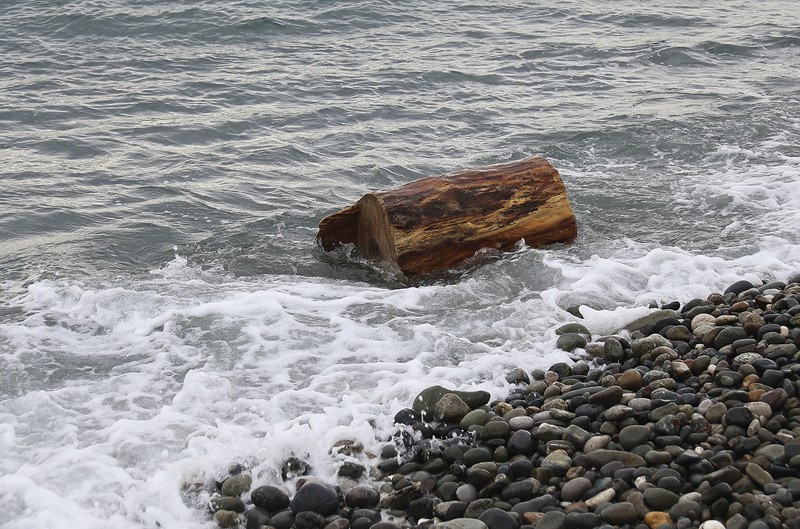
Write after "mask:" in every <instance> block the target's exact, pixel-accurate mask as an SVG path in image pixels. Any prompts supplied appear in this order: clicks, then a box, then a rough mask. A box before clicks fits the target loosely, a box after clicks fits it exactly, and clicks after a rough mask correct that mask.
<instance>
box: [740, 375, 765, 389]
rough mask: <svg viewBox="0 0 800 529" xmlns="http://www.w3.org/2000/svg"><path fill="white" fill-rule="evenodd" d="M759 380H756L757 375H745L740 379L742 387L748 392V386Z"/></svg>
mask: <svg viewBox="0 0 800 529" xmlns="http://www.w3.org/2000/svg"><path fill="white" fill-rule="evenodd" d="M760 380H761V379H760V378H758V375H753V374H750V375H747V376H746V377H744V378H743V379H742V387H743V388H745V389H748V390H749V389H752V388H751V387H750V386H751V385H752V384H755V383H757V382H758V381H760Z"/></svg>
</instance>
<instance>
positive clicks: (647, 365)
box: [212, 276, 800, 529]
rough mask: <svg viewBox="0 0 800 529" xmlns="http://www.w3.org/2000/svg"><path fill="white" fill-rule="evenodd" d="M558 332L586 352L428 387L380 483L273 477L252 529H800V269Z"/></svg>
mask: <svg viewBox="0 0 800 529" xmlns="http://www.w3.org/2000/svg"><path fill="white" fill-rule="evenodd" d="M557 333H558V334H559V338H558V342H557V343H558V347H560V348H562V349H565V350H567V351H571V352H572V354H573V355H575V361H574V362H573V363H571V364H568V363H559V364H556V365H553V366H551V367H550V369H549V370H547V371H544V370H541V371H534V372H532V373H528V372H526V371H524V370H522V369H516V370H514V371H512V372H511V373H508V374H507V376H506V379H507V381H508V382H509V383H510V384H511V385H512V387H513V388H514V389H512V390H511V391H510V392H509V394H508V395H507V397H506V398H505V399H503V400H500V401H495V402H490V396H489V394H488V393H486V392H483V391H451V390H448V389H445V388H442V387H439V386H435V387H431V388H428V389H426V390H425V391H423V392H422V393H421V394H420V395H419V396H418V397H417V398H416V399H415V400H414V402H413V403H412V406H411V408H408V409H405V410H402V411H400V412H399V413H398V414H397V415H396V416H395V422H396V423H397V432H396V434H395V436H394V438H393V440H392V441H391V442H389V443H387V444H386V445H385V446H384V448H383V452H382V454H381V459H380V461H379V462H378V463H377V465H376V467H375V468H374V469H373V471H372V473H371V478H372V479H371V480H364V482H363V483H362V484H360V485H357V486H353V487H351V488H349V489H348V490H347V491H346V492H345V493H343V492H342V489H343V488H339V487H334V486H331V485H326V484H323V483H319V482H316V481H314V480H308V481H306V482H305V484H304V486H302V487H301V488H300V489H299V490H298V492H297V493H296V494H295V495H294V497H293V498H292V499H291V500H290V498H289V496H288V495H286V494H285V493H282V494H279V493H278V492H277V491H280V490H281V489H278V488H277V487H270V486H262V487H257V488H256V489H254V490H252V491H251V492H250V497H251V503H252V505H253V506H252V507H251V508H250V509H249V510H248V511H247V513H246V515H245V516H244V520H245V523H246V525H247V527H248V528H259V527H262V526H268V527H274V528H275V529H291V528H292V527H294V528H296V529H349V528H351V527H352V528H353V529H371V528H372V529H392V528H397V527H434V526H435V527H440V528H442V529H595V528H598V527H603V528H606V529H610V528H614V527H618V528H624V529H690V528H698V527H699V528H700V529H726V528H727V529H784V528H785V529H800V353H798V346H800V276H798V277H794V278H791V279H790V280H789V281H788V284H785V283H780V282H776V283H770V284H766V285H759V286H756V285H753V284H751V283H749V282H747V281H739V282H737V283H735V284H733V285H731V286H730V287H729V288H728V289H727V290H726V291H725V292H724V293H721V294H711V295H710V296H708V298H707V299H705V300H700V299H697V300H692V301H690V302H688V303H686V304H684V305H683V306H680V304H678V303H671V304H667V305H664V306H662V308H661V310H659V311H656V312H654V313H653V314H651V315H650V316H648V318H646V319H643V320H640V321H638V322H634V324H632V325H631V326H629V327H628V330H626V331H624V332H620V333H619V335H615V336H604V337H595V336H592V335H591V334H590V333H589V332H588V330H587V329H586V328H585V327H583V326H582V325H580V324H579V323H573V324H568V325H565V326H563V327H562V328H560V329H558V330H557ZM360 477H361V476H360V474H359V475H357V476H356V478H355V479H357V478H360ZM234 478H236V476H234V477H232V478H229V480H230V479H234ZM238 479H239V480H242V479H245V478H238ZM227 483H228V481H226V482H225V483H224V484H222V488H223V492H224V489H225V487H226V486H227ZM373 484H374V485H373ZM246 485H247V486H246V487H245V486H244V484H242V486H240V487H238V488H237V489H236V491H234V492H239V495H241V494H242V493H244V492H245V491H246V490H249V487H250V484H246ZM309 488H310V490H309ZM273 489H274V490H273ZM267 492H269V493H267ZM224 497H225V496H220V497H219V498H224ZM266 497H269V498H270V500H269V502H267V500H265V499H263V498H266ZM237 499H238V498H237ZM214 501H217V502H219V501H220V500H219V499H216V500H215V499H212V510H214V511H216V515H215V516H217V518H218V519H217V522H218V523H219V524H220V525H225V524H226V523H228V522H231V523H234V524H235V523H239V522H240V520H241V519H240V518H239V515H238V514H236V513H235V512H234V513H233V516H231V515H228V514H224V515H223V516H222V517H223V518H224V517H225V516H227V517H228V518H229V519H227V520H225V519H223V520H220V519H219V518H220V513H221V512H222V513H226V512H230V510H229V509H226V508H221V507H219V505H218V504H217V505H214V504H213V502H214ZM239 501H240V503H242V505H241V506H240V505H237V509H238V510H240V511H244V510H245V505H244V503H243V502H241V500H239ZM237 509H233V510H234V511H235V510H237ZM234 518H236V520H234Z"/></svg>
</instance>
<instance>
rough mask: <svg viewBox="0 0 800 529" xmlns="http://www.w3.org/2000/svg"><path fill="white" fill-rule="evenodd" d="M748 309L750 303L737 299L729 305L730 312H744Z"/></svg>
mask: <svg viewBox="0 0 800 529" xmlns="http://www.w3.org/2000/svg"><path fill="white" fill-rule="evenodd" d="M749 309H750V304H749V303H748V302H746V301H737V302H736V303H734V304H733V305H731V307H730V311H731V312H744V311H746V310H749Z"/></svg>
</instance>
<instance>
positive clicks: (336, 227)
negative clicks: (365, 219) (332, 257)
mask: <svg viewBox="0 0 800 529" xmlns="http://www.w3.org/2000/svg"><path fill="white" fill-rule="evenodd" d="M359 204H360V203H356V204H353V205H352V206H350V207H347V208H345V209H343V210H341V211H337V212H336V213H333V214H331V215H328V216H327V217H325V218H324V219H322V220H321V221H320V223H319V232H317V244H319V245H320V246H322V248H323V249H324V250H325V251H326V252H330V251H331V250H335V249H336V248H338V247H339V246H343V245H345V244H358V224H359V222H358V221H359V217H360V216H361V207H360V205H359Z"/></svg>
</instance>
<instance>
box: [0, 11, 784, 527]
mask: <svg viewBox="0 0 800 529" xmlns="http://www.w3.org/2000/svg"><path fill="white" fill-rule="evenodd" d="M799 28H800V7H798V5H797V3H796V2H789V1H786V2H779V1H767V2H705V3H681V4H674V3H673V4H665V3H663V2H659V3H640V2H632V1H620V2H576V1H572V2H570V1H559V2H552V1H542V2H494V3H484V2H445V1H437V2H425V1H420V0H409V1H403V2H369V1H363V2H332V1H323V0H317V1H293V2H285V1H282V0H277V1H270V2H259V1H247V2H245V1H215V2H212V1H189V0H174V1H165V0H142V1H136V2H134V1H132V0H102V1H100V0H92V1H66V0H61V1H57V0H48V1H45V0H25V1H18V2H11V1H2V2H0V287H2V288H0V502H1V503H2V505H3V508H2V509H1V510H0V525H2V526H3V527H4V528H6V527H7V528H9V529H12V528H13V529H17V528H29V527H37V528H38V527H48V528H51V527H52V528H55V527H64V528H65V529H66V528H69V529H73V528H74V527H83V528H94V527H97V528H100V527H108V526H109V525H113V526H114V527H118V528H128V527H130V528H140V527H158V526H160V527H170V528H184V527H185V528H187V529H188V528H196V527H199V526H209V527H210V526H211V525H212V523H211V522H209V521H208V520H207V519H206V518H205V517H204V514H203V509H202V499H203V498H199V499H197V503H196V504H193V503H192V502H191V501H188V502H187V501H184V499H182V498H181V496H180V492H179V491H180V488H181V484H182V483H183V482H185V481H198V480H199V481H209V480H211V481H213V479H215V478H219V476H220V473H221V472H224V471H225V469H227V468H228V466H229V465H230V464H232V463H234V462H236V463H240V464H245V465H246V466H247V467H248V468H250V469H251V470H252V472H253V475H254V477H255V480H256V483H255V484H256V485H260V484H266V483H279V482H280V477H279V473H276V472H278V471H277V470H276V469H279V468H280V466H281V464H282V462H283V461H285V459H286V458H287V457H289V456H293V457H303V458H306V459H308V460H309V461H310V462H311V464H312V467H313V468H314V469H315V473H316V475H317V476H318V477H321V478H331V479H335V478H334V476H335V470H336V469H335V465H334V462H332V461H331V460H330V456H329V450H330V447H331V445H332V444H333V443H334V442H336V441H338V440H341V439H355V440H358V441H359V442H361V443H363V444H364V445H365V446H366V447H367V450H378V449H379V448H378V445H379V443H380V441H381V440H382V439H383V438H384V437H385V436H386V435H389V434H390V432H391V417H392V416H393V414H394V412H395V411H397V410H398V409H399V408H402V407H404V406H407V405H408V403H409V402H410V400H411V399H412V398H413V396H414V395H416V394H417V393H418V392H419V390H420V389H422V388H424V387H426V386H428V385H431V384H434V383H441V384H444V385H447V386H450V387H464V388H467V387H469V388H476V387H477V388H483V389H486V390H489V391H491V392H492V393H493V394H495V395H497V394H499V393H502V392H503V391H504V390H505V386H507V383H506V382H505V381H504V377H503V375H504V372H505V371H506V370H508V369H511V368H513V367H523V368H525V369H531V368H533V367H544V366H546V365H548V364H549V363H552V362H553V361H562V360H568V358H566V356H565V355H564V353H563V352H560V351H557V350H555V348H554V342H555V339H554V335H553V329H554V328H555V327H556V326H558V325H560V324H562V323H564V322H566V321H572V320H574V319H575V317H574V316H573V315H572V314H570V313H568V312H566V311H565V310H564V309H565V308H567V307H570V306H574V305H580V304H585V305H589V306H591V307H594V308H595V309H606V310H601V311H593V310H591V309H584V311H583V313H584V316H586V319H585V320H584V323H585V324H586V325H587V326H589V328H590V330H592V331H593V332H595V333H596V334H602V333H608V332H613V331H614V330H615V329H617V328H619V326H620V324H621V323H624V322H625V320H626V319H627V320H628V321H629V320H630V319H632V318H633V317H634V316H635V315H641V314H642V311H644V312H646V310H647V309H646V308H642V306H643V305H647V303H648V302H649V300H655V301H667V300H671V299H678V300H680V301H687V300H689V299H691V298H692V297H697V296H699V297H704V296H706V295H708V293H709V292H711V291H713V290H720V289H722V288H724V287H725V286H726V285H727V284H730V283H732V282H733V281H735V280H738V279H741V278H747V279H749V280H751V281H759V280H764V281H767V280H773V279H779V280H785V279H787V278H788V277H789V276H790V274H793V273H797V271H799V270H800V236H799V235H798V233H800V207H798V204H800V100H799V97H800V96H798V94H800V75H798V72H800V53H798V51H800V50H799V48H800V29H799ZM531 155H541V156H545V157H546V158H548V159H549V160H550V161H551V162H552V163H553V164H554V165H555V166H556V167H557V168H558V169H559V171H560V172H561V174H562V177H563V179H564V182H565V184H566V187H567V191H568V194H569V198H570V200H571V202H572V205H573V208H574V210H575V213H576V216H577V219H578V228H579V236H578V239H577V240H576V241H575V242H574V243H573V244H569V245H555V246H553V247H550V248H543V249H527V248H521V249H519V250H518V251H516V252H514V253H512V254H510V255H505V256H501V257H498V256H495V257H493V258H492V259H489V260H488V262H484V264H483V265H482V266H473V267H471V268H469V269H467V270H462V271H459V272H456V273H454V274H451V275H449V276H447V277H444V278H436V279H432V280H428V281H423V282H421V283H419V284H415V285H411V286H410V287H409V286H408V284H407V283H405V282H403V281H400V280H398V278H397V277H396V276H394V275H392V274H391V273H389V272H387V271H386V270H385V269H383V268H381V267H379V266H376V265H373V264H370V263H367V262H365V261H364V260H362V259H360V258H358V256H357V255H356V254H354V253H353V252H352V251H348V250H343V251H338V252H334V253H331V254H325V253H324V252H322V251H321V250H320V249H319V248H317V246H316V245H315V243H314V238H315V235H316V230H317V224H318V222H319V220H320V219H321V218H322V217H323V216H325V215H327V214H329V213H331V212H333V211H335V210H337V209H339V208H341V207H344V206H346V205H349V204H350V203H352V202H353V201H355V200H357V199H358V198H359V197H360V196H361V195H362V194H364V193H365V192H368V191H373V190H380V189H387V188H391V187H395V186H398V185H401V184H403V183H406V182H408V181H410V180H413V179H415V178H419V177H423V176H429V175H434V174H441V173H444V172H449V171H453V170H458V169H463V168H468V167H474V166H479V165H484V164H490V163H496V162H505V161H509V160H513V159H518V158H523V157H526V156H531ZM364 463H365V464H367V463H368V462H367V461H364Z"/></svg>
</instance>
